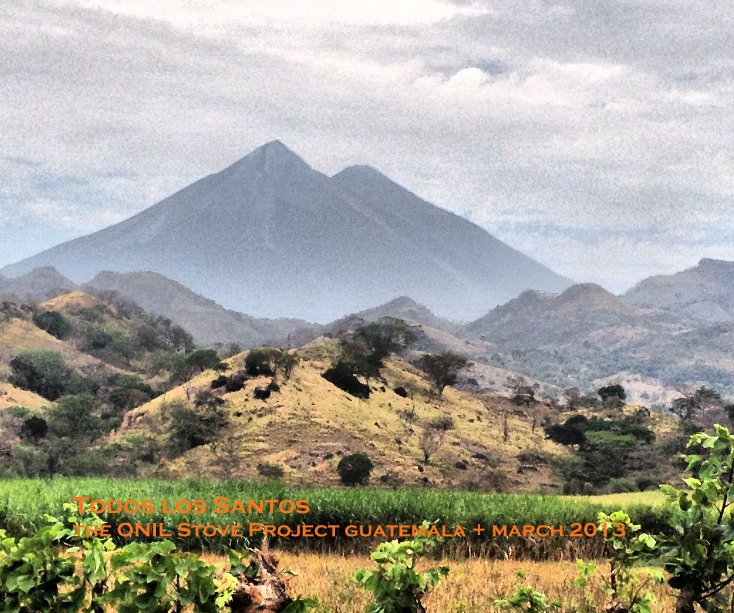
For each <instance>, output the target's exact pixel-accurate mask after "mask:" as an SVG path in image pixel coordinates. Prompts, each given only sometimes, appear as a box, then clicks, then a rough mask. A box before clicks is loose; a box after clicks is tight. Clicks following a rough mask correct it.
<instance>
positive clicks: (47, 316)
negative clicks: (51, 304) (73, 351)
mask: <svg viewBox="0 0 734 613" xmlns="http://www.w3.org/2000/svg"><path fill="white" fill-rule="evenodd" d="M33 323H34V324H36V325H37V326H38V327H39V328H40V329H41V330H44V331H46V332H48V333H49V334H51V335H52V336H55V337H56V338H59V339H65V338H66V337H67V336H69V334H70V333H71V324H70V323H69V321H68V320H67V319H66V317H64V316H63V315H62V314H61V313H59V312H58V311H36V312H35V313H33Z"/></svg>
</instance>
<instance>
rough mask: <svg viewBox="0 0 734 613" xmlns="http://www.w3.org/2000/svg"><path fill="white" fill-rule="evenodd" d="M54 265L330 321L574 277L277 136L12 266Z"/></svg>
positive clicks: (438, 306) (238, 306)
mask: <svg viewBox="0 0 734 613" xmlns="http://www.w3.org/2000/svg"><path fill="white" fill-rule="evenodd" d="M45 265H53V266H56V267H57V268H58V270H60V271H61V272H62V273H63V274H65V275H68V276H69V277H70V278H71V279H73V280H75V281H77V282H82V281H86V280H87V279H90V278H91V277H92V276H94V275H95V274H97V273H98V272H100V271H102V270H112V271H116V272H132V271H136V270H152V271H155V272H158V273H160V274H163V275H165V276H167V277H169V278H171V279H175V280H176V281H178V282H180V283H183V284H184V285H186V286H187V287H189V288H191V289H192V290H194V291H195V292H197V293H201V294H203V295H206V296H208V297H210V298H212V299H214V300H216V301H217V302H218V303H220V304H222V305H224V306H226V307H228V308H231V309H235V310H237V311H240V312H246V313H250V314H254V315H263V316H268V317H280V316H289V317H299V318H303V319H306V320H310V321H329V320H332V319H334V318H336V317H339V316H341V315H343V314H344V313H350V312H356V311H359V310H361V309H364V308H366V307H368V306H369V305H373V304H376V303H380V302H387V301H388V300H390V299H392V298H393V297H394V296H398V295H409V296H411V297H412V298H414V299H415V300H417V301H419V302H420V303H422V304H425V305H427V306H428V307H429V308H430V309H431V310H433V311H434V312H436V313H438V314H439V315H441V316H446V317H451V318H455V319H460V318H464V319H467V318H471V317H476V316H478V315H479V314H481V313H482V312H486V310H487V308H489V307H491V306H493V305H496V304H499V303H502V302H504V301H506V300H508V299H510V298H512V297H513V296H516V295H517V294H518V293H520V292H521V291H522V290H524V289H528V288H532V289H540V290H548V291H560V290H562V289H563V288H565V287H567V286H568V285H569V283H570V282H569V281H568V280H567V279H564V278H563V277H560V276H559V275H557V274H555V273H553V272H552V271H550V270H549V269H547V268H545V267H544V266H542V265H541V264H539V263H537V262H535V261H533V260H531V259H530V258H528V257H526V256H524V255H522V254H521V253H519V252H517V251H515V250H514V249H511V248H510V247H508V246H507V245H505V244H504V243H502V242H500V241H498V240H497V239H495V238H493V237H492V236H490V235H489V234H488V233H487V232H485V231H484V230H482V229H481V228H479V227H478V226H476V225H474V224H472V223H470V222H469V221H467V220H465V219H462V218H461V217H458V216H456V215H453V214H452V213H449V212H447V211H445V210H442V209H440V208H438V207H435V206H433V205H431V204H430V203H428V202H425V201H424V200H421V199H420V198H418V197H417V196H415V195H414V194H412V193H411V192H409V191H407V190H405V189H403V188H402V187H400V186H399V185H397V184H395V183H393V182H392V181H390V180H389V179H387V178H386V177H384V176H383V175H381V174H380V173H379V172H377V171H376V170H373V169H371V168H367V167H354V168H349V169H347V170H345V171H343V172H341V173H339V174H338V175H336V176H335V177H332V178H330V177H327V176H325V175H323V174H321V173H320V172H317V171H315V170H313V169H312V168H311V167H310V166H308V165H307V164H306V163H305V162H304V161H303V160H302V159H300V158H299V157H298V156H297V155H295V154H294V153H293V152H292V151H290V150H289V149H288V148H287V147H285V146H284V145H283V144H282V143H280V142H278V141H274V142H271V143H268V144H267V145H264V146H262V147H260V148H259V149H257V150H255V151H254V152H252V153H251V154H249V155H247V156H246V157H244V158H243V159H241V160H240V161H238V162H236V163H235V164H232V165H231V166H229V167H228V168H226V169H224V170H223V171H221V172H219V173H217V174H213V175H209V176H207V177H205V178H203V179H201V180H199V181H197V182H196V183H194V184H192V185H190V186H188V187H186V188H185V189H183V190H181V191H180V192H177V193H176V194H174V195H172V196H170V197H169V198H166V199H165V200H163V201H161V202H159V203H158V204H156V205H154V206H152V207H150V208H149V209H146V210H145V211H143V212H141V213H139V214H137V215H135V216H134V217H131V218H130V219H127V220H126V221H123V222H121V223H118V224H116V225H114V226H111V227H109V228H106V229H104V230H101V231H99V232H96V233H94V234H91V235H89V236H84V237H81V238H78V239H75V240H72V241H69V242H67V243H63V244H61V245H58V246H56V247H53V248H51V249H49V250H47V251H44V252H42V253H40V254H38V255H36V256H33V257H31V258H28V259H26V260H23V261H22V262H19V263H17V264H14V265H11V266H8V267H6V268H5V269H3V270H2V271H0V272H2V273H3V274H5V275H20V274H23V273H25V272H28V271H30V270H32V269H33V268H36V267H38V266H45Z"/></svg>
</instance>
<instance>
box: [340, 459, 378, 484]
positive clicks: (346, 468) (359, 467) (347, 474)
mask: <svg viewBox="0 0 734 613" xmlns="http://www.w3.org/2000/svg"><path fill="white" fill-rule="evenodd" d="M374 467H375V465H374V464H373V463H372V460H370V458H369V456H367V455H365V454H364V453H352V454H350V455H346V456H344V457H343V458H342V459H341V460H339V464H337V467H336V470H337V472H338V473H339V478H340V479H341V482H342V483H343V484H344V485H350V486H354V485H366V484H367V482H368V481H369V480H370V474H371V473H372V469H373V468H374Z"/></svg>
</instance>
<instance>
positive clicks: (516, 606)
mask: <svg viewBox="0 0 734 613" xmlns="http://www.w3.org/2000/svg"><path fill="white" fill-rule="evenodd" d="M517 575H518V579H521V580H523V579H525V576H524V575H523V574H522V573H521V572H519V573H518V574H517ZM494 604H495V606H496V607H499V608H500V609H501V610H506V611H527V612H528V613H546V612H548V611H560V610H561V602H560V601H558V600H553V601H549V600H548V596H546V595H545V594H543V592H538V591H536V590H535V589H533V588H532V587H531V586H529V585H521V586H520V587H518V588H517V591H516V592H515V593H514V594H512V595H511V596H507V597H506V598H500V599H498V600H495V602H494Z"/></svg>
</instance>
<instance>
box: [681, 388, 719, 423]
mask: <svg viewBox="0 0 734 613" xmlns="http://www.w3.org/2000/svg"><path fill="white" fill-rule="evenodd" d="M721 406H722V401H721V395H720V394H719V393H718V392H716V391H714V390H712V389H710V388H707V387H700V388H698V389H697V390H696V391H695V392H693V393H690V392H689V393H684V394H683V396H682V397H680V398H676V399H675V400H673V405H672V406H671V407H670V410H671V412H672V413H674V414H675V415H677V416H678V417H679V418H680V420H681V426H682V427H683V430H684V431H685V432H689V433H690V432H692V431H694V430H695V429H696V427H697V426H696V422H697V421H698V420H699V419H700V418H701V417H702V416H703V414H704V413H705V412H706V411H707V409H710V408H713V407H721Z"/></svg>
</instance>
